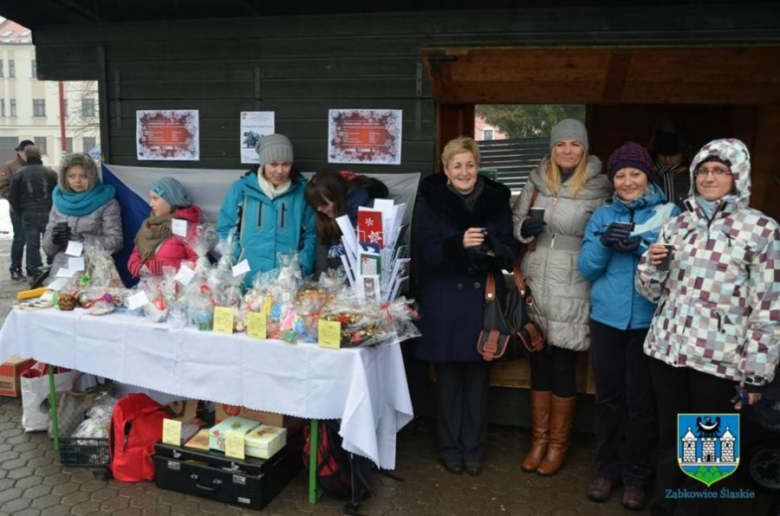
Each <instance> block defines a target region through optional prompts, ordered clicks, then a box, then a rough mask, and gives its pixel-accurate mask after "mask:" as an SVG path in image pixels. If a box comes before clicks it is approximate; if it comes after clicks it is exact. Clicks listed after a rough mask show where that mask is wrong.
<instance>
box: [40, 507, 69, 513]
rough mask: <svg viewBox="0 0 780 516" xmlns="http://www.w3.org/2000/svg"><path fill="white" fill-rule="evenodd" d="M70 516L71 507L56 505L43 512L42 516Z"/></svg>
mask: <svg viewBox="0 0 780 516" xmlns="http://www.w3.org/2000/svg"><path fill="white" fill-rule="evenodd" d="M68 514H70V506H68V505H55V506H54V507H49V508H47V509H44V510H43V511H41V516H67V515H68Z"/></svg>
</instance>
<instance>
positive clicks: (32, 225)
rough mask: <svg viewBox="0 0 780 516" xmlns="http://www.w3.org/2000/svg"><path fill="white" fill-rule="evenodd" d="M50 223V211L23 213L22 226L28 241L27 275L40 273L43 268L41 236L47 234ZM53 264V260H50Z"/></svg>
mask: <svg viewBox="0 0 780 516" xmlns="http://www.w3.org/2000/svg"><path fill="white" fill-rule="evenodd" d="M48 222H49V212H48V211H25V212H24V213H22V225H23V226H24V234H25V237H26V239H27V274H28V275H29V274H30V273H31V272H32V271H36V272H37V271H39V270H40V269H41V267H43V262H42V261H41V236H42V235H43V234H44V233H46V224H48ZM49 262H50V263H51V260H49Z"/></svg>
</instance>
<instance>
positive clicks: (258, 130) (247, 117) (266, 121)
mask: <svg viewBox="0 0 780 516" xmlns="http://www.w3.org/2000/svg"><path fill="white" fill-rule="evenodd" d="M274 124H275V115H274V112H273V111H242V112H241V163H257V162H258V161H259V158H258V156H257V152H255V146H256V145H257V142H259V141H260V138H262V137H263V136H265V135H267V134H274V132H275V129H274Z"/></svg>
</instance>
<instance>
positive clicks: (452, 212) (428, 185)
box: [420, 173, 512, 231]
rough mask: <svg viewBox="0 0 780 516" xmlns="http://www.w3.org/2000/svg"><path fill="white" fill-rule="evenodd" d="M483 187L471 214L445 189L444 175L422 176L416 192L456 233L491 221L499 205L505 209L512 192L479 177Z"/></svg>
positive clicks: (460, 200)
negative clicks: (420, 194)
mask: <svg viewBox="0 0 780 516" xmlns="http://www.w3.org/2000/svg"><path fill="white" fill-rule="evenodd" d="M480 181H483V185H484V188H483V190H482V193H481V194H480V196H479V198H478V199H477V203H476V206H475V207H474V212H473V213H472V212H470V211H469V210H468V209H467V208H466V204H465V203H464V202H463V199H462V198H461V197H460V196H459V195H458V194H456V193H455V192H453V191H452V190H450V189H449V188H447V176H446V175H445V174H443V173H439V174H433V175H431V176H428V177H426V178H425V179H424V180H423V181H422V184H421V186H420V192H421V193H422V196H423V199H425V202H426V203H428V206H430V207H431V209H432V210H433V211H434V212H436V213H437V214H438V215H439V216H441V217H442V219H444V220H445V221H447V222H448V223H449V224H451V225H452V226H453V227H455V228H457V229H458V230H463V231H465V230H466V229H468V228H471V227H483V226H485V225H487V223H488V222H490V221H491V220H493V219H494V218H495V217H496V215H497V214H498V213H499V210H500V208H501V206H502V205H505V206H508V205H509V199H510V197H511V196H512V192H511V191H510V190H509V188H507V187H506V186H504V185H502V184H501V183H497V182H496V181H493V180H492V179H489V178H487V177H485V176H480Z"/></svg>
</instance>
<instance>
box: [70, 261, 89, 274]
mask: <svg viewBox="0 0 780 516" xmlns="http://www.w3.org/2000/svg"><path fill="white" fill-rule="evenodd" d="M68 269H70V270H72V271H73V272H77V271H85V270H87V266H86V264H85V263H84V258H68Z"/></svg>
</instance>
